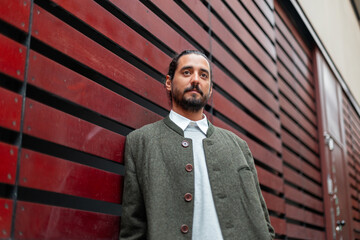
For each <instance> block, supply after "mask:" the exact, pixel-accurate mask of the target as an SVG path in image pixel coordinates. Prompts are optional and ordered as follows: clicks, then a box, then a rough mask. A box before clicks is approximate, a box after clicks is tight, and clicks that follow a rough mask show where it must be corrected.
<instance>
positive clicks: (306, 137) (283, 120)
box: [280, 112, 319, 153]
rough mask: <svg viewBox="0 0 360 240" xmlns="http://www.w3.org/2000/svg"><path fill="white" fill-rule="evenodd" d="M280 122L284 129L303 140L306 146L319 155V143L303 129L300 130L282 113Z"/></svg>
mask: <svg viewBox="0 0 360 240" xmlns="http://www.w3.org/2000/svg"><path fill="white" fill-rule="evenodd" d="M280 121H281V124H282V126H283V127H284V128H286V129H287V130H289V131H290V132H291V133H292V134H294V135H295V136H296V137H297V138H298V139H299V140H301V141H302V142H303V143H304V144H305V145H306V146H308V147H309V148H310V149H311V150H313V151H314V152H315V153H319V145H318V142H317V141H315V140H314V139H313V138H311V137H310V136H309V135H308V134H307V133H306V132H305V131H304V130H303V129H302V128H300V127H299V126H298V125H297V124H296V123H295V122H294V121H293V120H292V119H290V118H289V117H288V116H287V115H286V114H284V113H282V112H281V113H280Z"/></svg>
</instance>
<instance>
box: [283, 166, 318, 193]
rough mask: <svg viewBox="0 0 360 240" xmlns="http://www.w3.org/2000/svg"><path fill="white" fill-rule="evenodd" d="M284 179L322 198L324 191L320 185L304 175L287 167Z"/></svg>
mask: <svg viewBox="0 0 360 240" xmlns="http://www.w3.org/2000/svg"><path fill="white" fill-rule="evenodd" d="M284 178H285V179H286V180H288V181H289V182H291V183H293V184H295V185H297V186H299V187H301V188H303V189H305V190H307V191H309V192H311V193H312V194H314V195H316V196H319V197H322V189H321V187H320V186H319V185H317V184H315V183H313V182H312V181H310V180H309V179H307V178H305V177H304V176H303V175H301V174H299V173H297V172H295V171H294V170H292V169H291V168H288V167H286V166H284Z"/></svg>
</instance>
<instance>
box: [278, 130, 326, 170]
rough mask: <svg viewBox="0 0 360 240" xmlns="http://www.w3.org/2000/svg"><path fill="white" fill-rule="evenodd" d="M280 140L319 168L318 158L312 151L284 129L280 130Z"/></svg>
mask: <svg viewBox="0 0 360 240" xmlns="http://www.w3.org/2000/svg"><path fill="white" fill-rule="evenodd" d="M281 140H282V142H283V144H285V145H287V146H288V147H290V148H291V149H292V150H293V151H294V152H296V153H297V154H299V155H300V156H302V157H303V158H304V159H306V160H307V161H309V162H310V163H312V164H313V165H314V166H315V167H318V168H320V160H319V158H318V156H316V155H315V154H314V153H313V152H311V151H310V150H308V149H307V148H306V147H305V146H304V145H303V144H301V143H299V141H297V140H296V139H295V138H294V137H292V136H291V135H290V134H288V133H287V132H285V131H282V132H281Z"/></svg>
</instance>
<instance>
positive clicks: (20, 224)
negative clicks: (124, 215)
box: [15, 201, 120, 240]
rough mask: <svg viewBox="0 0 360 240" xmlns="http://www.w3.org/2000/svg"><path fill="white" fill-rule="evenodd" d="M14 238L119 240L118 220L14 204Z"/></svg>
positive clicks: (74, 211)
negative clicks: (15, 214) (15, 208)
mask: <svg viewBox="0 0 360 240" xmlns="http://www.w3.org/2000/svg"><path fill="white" fill-rule="evenodd" d="M16 213H17V216H16V220H15V238H16V239H69V240H70V239H118V235H119V225H120V222H119V220H120V217H117V216H112V215H105V214H100V213H94V212H87V211H80V210H75V209H68V208H62V207H55V206H48V205H42V204H36V203H29V202H23V201H18V202H17V210H16Z"/></svg>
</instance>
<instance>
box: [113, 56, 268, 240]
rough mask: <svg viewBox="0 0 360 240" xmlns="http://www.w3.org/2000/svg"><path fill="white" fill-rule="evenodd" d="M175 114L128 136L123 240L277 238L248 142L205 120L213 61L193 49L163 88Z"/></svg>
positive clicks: (173, 64) (175, 65) (173, 68)
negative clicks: (168, 96)
mask: <svg viewBox="0 0 360 240" xmlns="http://www.w3.org/2000/svg"><path fill="white" fill-rule="evenodd" d="M165 87H166V90H167V91H168V93H169V95H170V98H171V102H172V110H171V112H170V114H169V116H167V117H166V118H165V119H163V120H161V121H158V122H156V123H153V124H149V125H147V126H144V127H142V128H141V129H138V130H136V131H134V132H132V133H130V134H129V135H128V137H127V140H126V147H125V168H126V173H125V180H124V195H123V205H122V206H123V214H122V219H121V224H122V226H121V230H120V239H124V240H125V239H160V240H162V239H164V240H174V239H194V240H211V239H215V240H221V239H236V240H241V239H244V240H251V239H256V240H259V239H272V238H273V237H274V230H273V228H272V227H271V225H270V220H269V215H268V211H267V208H266V205H265V202H264V199H263V197H262V195H261V191H260V187H259V183H258V179H257V173H256V169H255V166H254V161H253V158H252V155H251V153H250V150H249V148H248V146H247V144H246V142H245V141H243V140H241V139H240V138H239V137H237V136H236V135H235V134H233V133H231V132H229V131H227V130H224V129H220V128H217V127H214V126H213V125H212V124H211V123H210V122H208V120H207V119H206V116H205V115H204V114H203V110H204V106H205V104H206V102H207V100H208V99H209V97H210V95H211V93H212V72H211V66H210V62H209V60H208V58H207V57H206V56H205V55H204V54H203V53H201V52H198V51H193V50H190V51H189V50H187V51H184V52H182V53H181V54H179V55H178V56H176V57H175V58H174V59H173V61H172V62H171V63H170V67H169V72H168V75H167V76H166V83H165Z"/></svg>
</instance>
